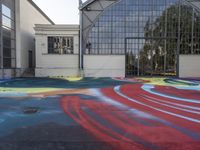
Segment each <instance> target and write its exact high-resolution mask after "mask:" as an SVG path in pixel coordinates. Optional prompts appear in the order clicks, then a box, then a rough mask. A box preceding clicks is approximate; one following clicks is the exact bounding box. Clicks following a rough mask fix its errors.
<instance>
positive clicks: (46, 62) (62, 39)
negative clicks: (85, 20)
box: [34, 24, 79, 77]
mask: <svg viewBox="0 0 200 150" xmlns="http://www.w3.org/2000/svg"><path fill="white" fill-rule="evenodd" d="M34 29H35V34H36V35H35V36H36V68H35V76H36V77H47V76H78V74H79V25H41V24H36V26H35V28H34Z"/></svg>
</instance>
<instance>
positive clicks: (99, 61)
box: [84, 55, 125, 77]
mask: <svg viewBox="0 0 200 150" xmlns="http://www.w3.org/2000/svg"><path fill="white" fill-rule="evenodd" d="M84 75H85V76H86V77H124V76H125V55H84Z"/></svg>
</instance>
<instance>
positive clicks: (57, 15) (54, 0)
mask: <svg viewBox="0 0 200 150" xmlns="http://www.w3.org/2000/svg"><path fill="white" fill-rule="evenodd" d="M33 1H34V2H35V3H36V4H37V5H38V6H39V7H40V8H41V9H42V10H43V11H44V12H45V14H47V16H49V18H50V19H51V20H52V21H53V22H54V23H56V24H78V23H79V10H78V3H79V0H33ZM82 1H83V2H85V1H86V0H82Z"/></svg>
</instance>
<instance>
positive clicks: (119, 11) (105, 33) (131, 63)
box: [84, 0, 200, 76]
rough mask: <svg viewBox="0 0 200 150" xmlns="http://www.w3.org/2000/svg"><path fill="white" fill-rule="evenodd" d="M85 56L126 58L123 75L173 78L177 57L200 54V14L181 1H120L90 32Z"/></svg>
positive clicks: (105, 12)
mask: <svg viewBox="0 0 200 150" xmlns="http://www.w3.org/2000/svg"><path fill="white" fill-rule="evenodd" d="M84 53H85V54H93V55H102V54H103V55H104V54H105V55H112V54H113V55H118V54H123V55H124V54H125V55H126V75H127V76H128V75H176V70H177V66H178V65H177V61H178V55H179V53H180V54H200V13H199V10H197V9H194V8H193V7H192V6H190V5H188V2H185V1H184V0H121V1H119V2H117V3H115V4H114V5H112V6H111V7H109V8H107V9H106V10H105V11H104V12H103V14H102V15H101V16H100V17H99V18H98V19H97V20H96V22H95V23H94V25H93V27H92V28H91V30H90V32H89V35H88V39H87V44H86V49H85V52H84Z"/></svg>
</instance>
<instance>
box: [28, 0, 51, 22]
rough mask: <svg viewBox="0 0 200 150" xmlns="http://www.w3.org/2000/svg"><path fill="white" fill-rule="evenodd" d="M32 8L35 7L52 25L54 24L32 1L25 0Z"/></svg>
mask: <svg viewBox="0 0 200 150" xmlns="http://www.w3.org/2000/svg"><path fill="white" fill-rule="evenodd" d="M27 1H28V2H29V3H30V4H31V5H32V6H33V7H35V8H36V9H37V10H38V11H39V12H40V13H41V14H42V15H43V16H44V17H45V18H46V19H47V20H48V21H49V22H50V23H51V24H52V25H55V23H54V22H53V21H52V20H51V19H50V18H49V17H48V16H47V15H46V14H45V13H44V12H43V11H42V9H40V8H39V7H38V6H37V5H36V4H35V3H34V2H33V1H32V0H27Z"/></svg>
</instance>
